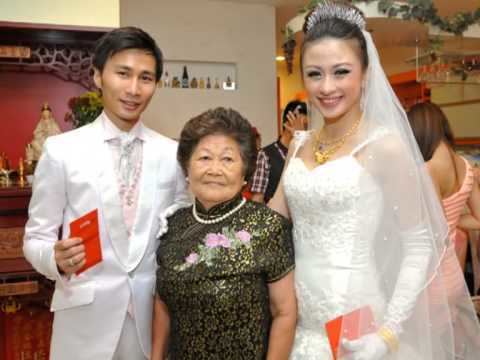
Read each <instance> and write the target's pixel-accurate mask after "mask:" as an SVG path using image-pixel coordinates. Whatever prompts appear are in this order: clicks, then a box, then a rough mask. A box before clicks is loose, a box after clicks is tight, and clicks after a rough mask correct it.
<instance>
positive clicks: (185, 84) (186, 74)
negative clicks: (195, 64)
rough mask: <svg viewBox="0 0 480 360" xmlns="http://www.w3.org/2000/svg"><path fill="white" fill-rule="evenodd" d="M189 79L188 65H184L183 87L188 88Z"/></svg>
mask: <svg viewBox="0 0 480 360" xmlns="http://www.w3.org/2000/svg"><path fill="white" fill-rule="evenodd" d="M188 85H189V81H188V71H187V67H186V66H184V67H183V75H182V88H188Z"/></svg>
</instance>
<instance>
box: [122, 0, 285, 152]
mask: <svg viewBox="0 0 480 360" xmlns="http://www.w3.org/2000/svg"><path fill="white" fill-rule="evenodd" d="M120 23H121V25H122V26H126V25H135V26H139V27H141V28H143V29H144V30H146V31H148V32H149V33H150V34H151V35H152V36H153V37H154V38H155V39H156V41H157V42H158V44H159V46H160V48H161V49H162V51H163V53H164V55H165V58H166V59H168V60H180V61H181V60H184V61H213V62H232V63H236V64H237V82H238V86H239V88H238V90H236V91H219V90H200V89H165V88H160V89H158V90H157V92H156V94H155V96H154V98H153V99H152V102H151V104H150V106H149V108H148V110H147V111H146V113H145V115H144V121H145V122H146V123H147V124H148V125H149V126H151V127H152V128H153V129H155V130H157V131H159V132H161V133H163V134H165V135H167V136H170V137H174V138H176V137H178V136H179V134H180V131H181V129H182V127H183V125H184V124H185V122H186V121H188V120H189V119H190V118H191V117H193V116H195V115H198V114H199V113H201V112H203V111H205V110H207V109H208V108H212V107H216V106H225V107H232V108H234V109H236V110H238V111H239V112H240V113H241V114H242V115H244V116H245V117H246V118H247V119H249V120H250V121H251V122H252V123H253V125H255V126H257V127H258V128H259V130H260V132H261V134H262V137H263V143H264V144H266V143H267V142H270V141H272V140H273V139H274V138H275V137H276V115H277V111H276V68H275V11H274V8H273V7H272V6H269V5H257V4H239V3H231V2H225V1H221V2H218V1H209V0H182V1H178V0H161V1H158V0H135V1H131V0H122V1H120ZM173 75H175V74H170V79H171V77H172V76H173ZM178 75H181V74H178Z"/></svg>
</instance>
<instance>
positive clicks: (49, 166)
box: [23, 139, 67, 281]
mask: <svg viewBox="0 0 480 360" xmlns="http://www.w3.org/2000/svg"><path fill="white" fill-rule="evenodd" d="M54 155H58V154H54V153H53V152H52V149H51V142H50V141H49V139H47V141H46V142H45V144H44V147H43V153H42V156H41V157H40V160H39V162H38V164H37V167H36V170H35V176H34V183H33V189H32V198H31V200H30V205H29V209H28V221H27V224H26V226H25V236H24V241H23V253H24V255H25V258H26V259H27V260H28V261H29V262H30V263H31V264H32V266H33V267H34V269H35V270H37V271H38V272H39V273H41V274H43V275H44V276H46V277H47V278H49V279H51V280H60V281H62V280H63V277H62V275H60V273H59V271H58V268H57V264H56V262H55V254H54V250H53V247H54V245H55V242H56V241H57V240H58V233H59V229H60V227H61V226H62V223H63V213H64V209H65V206H66V203H67V196H66V188H65V174H64V171H63V168H62V164H61V162H60V161H59V160H58V159H55V156H54Z"/></svg>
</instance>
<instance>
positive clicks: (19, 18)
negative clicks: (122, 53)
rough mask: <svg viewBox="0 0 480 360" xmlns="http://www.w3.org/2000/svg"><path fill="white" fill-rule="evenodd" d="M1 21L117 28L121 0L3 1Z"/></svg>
mask: <svg viewBox="0 0 480 360" xmlns="http://www.w3.org/2000/svg"><path fill="white" fill-rule="evenodd" d="M0 21H11V22H25V23H35V24H55V25H72V26H94V27H118V26H119V23H120V5H119V0H78V1H77V0H0Z"/></svg>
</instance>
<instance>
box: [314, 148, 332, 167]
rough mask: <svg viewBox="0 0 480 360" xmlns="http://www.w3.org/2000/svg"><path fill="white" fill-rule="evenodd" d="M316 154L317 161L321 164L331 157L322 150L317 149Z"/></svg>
mask: <svg viewBox="0 0 480 360" xmlns="http://www.w3.org/2000/svg"><path fill="white" fill-rule="evenodd" d="M314 156H315V161H316V163H317V164H319V165H323V164H325V163H326V162H327V160H328V158H329V156H328V155H327V154H325V153H323V152H321V151H318V150H317V151H315V154H314Z"/></svg>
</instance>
